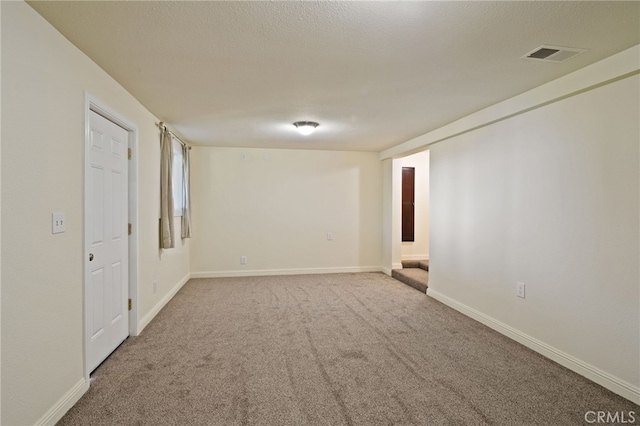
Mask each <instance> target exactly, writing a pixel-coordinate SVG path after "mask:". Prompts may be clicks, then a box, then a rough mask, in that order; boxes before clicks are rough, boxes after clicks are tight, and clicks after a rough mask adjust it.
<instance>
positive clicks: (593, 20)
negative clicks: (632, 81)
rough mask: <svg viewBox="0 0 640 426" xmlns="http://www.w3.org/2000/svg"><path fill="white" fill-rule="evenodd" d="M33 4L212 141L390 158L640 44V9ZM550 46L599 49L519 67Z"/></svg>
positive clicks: (181, 128)
mask: <svg viewBox="0 0 640 426" xmlns="http://www.w3.org/2000/svg"><path fill="white" fill-rule="evenodd" d="M29 4H30V5H31V6H32V7H33V8H34V9H35V10H36V11H38V12H39V13H40V14H41V15H42V16H43V17H44V18H45V19H47V20H48V21H49V22H50V23H51V24H53V26H55V27H56V28H57V29H58V30H59V31H60V32H61V33H62V34H63V35H64V36H65V37H67V38H68V39H69V40H70V41H71V42H72V43H74V44H75V45H76V46H77V47H78V48H80V50H82V51H83V52H85V53H86V54H87V55H88V56H89V57H91V58H92V59H93V60H94V61H95V62H96V63H97V64H98V65H100V66H101V67H102V68H103V69H104V70H106V71H107V72H108V73H109V74H110V75H111V76H113V77H114V78H115V79H116V80H117V81H118V82H119V83H120V84H122V86H124V87H125V88H126V89H127V90H128V91H129V92H131V93H132V94H133V95H134V96H135V97H136V98H137V99H138V100H140V102H142V104H143V105H145V106H146V107H147V108H148V109H149V110H150V111H151V112H152V113H153V114H155V115H156V116H158V117H159V118H160V119H162V120H164V121H166V122H168V123H170V124H171V125H172V126H173V128H175V129H176V130H177V131H178V132H179V133H181V134H182V135H183V136H184V137H185V138H186V139H187V140H189V141H190V142H192V143H194V144H197V145H211V146H239V147H263V148H304V149H338V150H363V151H381V150H383V149H387V148H390V147H392V146H394V145H397V144H399V143H402V142H405V141H407V140H409V139H412V138H414V137H416V136H419V135H421V134H424V133H426V132H428V131H430V130H433V129H435V128H438V127H440V126H442V125H444V124H447V123H450V122H452V121H454V120H456V119H458V118H461V117H463V116H465V115H467V114H470V113H472V112H474V111H477V110H479V109H482V108H483V107H486V106H489V105H492V104H494V103H497V102H499V101H501V100H504V99H507V98H509V97H511V96H514V95H517V94H519V93H522V92H524V91H526V90H529V89H531V88H533V87H536V86H538V85H540V84H543V83H545V82H548V81H550V80H553V79H555V78H558V77H560V76H562V75H565V74H567V73H569V72H572V71H575V70H576V69H578V68H581V67H584V66H586V65H588V64H590V63H593V62H596V61H598V60H600V59H603V58H605V57H607V56H610V55H612V54H614V53H617V52H619V51H621V50H624V49H626V48H628V47H631V46H633V45H636V44H639V43H640V3H639V2H614V1H606V2H567V1H558V2H475V1H472V2H322V1H321V2H217V1H216V2H214V1H204V2H187V1H166V2H154V1H151V2H137V1H125V2H112V1H104V2H93V1H69V2H56V1H43V2H29ZM541 44H549V45H556V46H566V47H576V48H584V49H588V51H587V52H586V53H584V54H582V55H579V56H577V57H575V58H573V59H571V60H569V61H567V62H565V63H560V64H558V63H545V62H540V61H532V60H523V59H520V57H521V56H523V55H524V54H525V53H528V52H530V51H531V50H533V49H534V48H536V47H537V46H539V45H541ZM298 120H312V121H317V122H319V123H320V127H319V128H318V130H317V131H316V133H314V134H313V135H311V136H308V137H304V136H300V135H298V134H297V133H296V132H295V130H294V128H293V126H292V125H291V123H293V122H294V121H298Z"/></svg>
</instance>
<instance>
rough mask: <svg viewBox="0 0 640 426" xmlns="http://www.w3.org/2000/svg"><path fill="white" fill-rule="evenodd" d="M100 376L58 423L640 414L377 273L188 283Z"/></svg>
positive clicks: (500, 419)
mask: <svg viewBox="0 0 640 426" xmlns="http://www.w3.org/2000/svg"><path fill="white" fill-rule="evenodd" d="M94 377H95V382H94V383H93V385H92V386H91V388H90V390H89V391H88V392H87V393H86V394H85V395H84V397H83V398H82V399H81V400H80V401H79V402H78V404H76V405H75V406H74V407H73V408H72V409H71V410H70V411H69V412H68V413H67V415H66V416H65V417H64V418H63V419H62V420H61V421H60V422H59V424H60V425H83V426H84V425H485V424H486V425H580V424H586V423H585V421H584V416H585V413H586V412H587V411H590V410H594V411H595V410H608V411H611V412H615V411H625V412H628V411H634V412H635V413H640V407H638V406H637V405H635V404H632V403H631V402H628V401H626V400H625V399H623V398H620V397H618V396H616V395H614V394H613V393H611V392H609V391H607V390H605V389H604V388H602V387H600V386H598V385H596V384H594V383H592V382H590V381H588V380H586V379H584V378H582V377H581V376H579V375H577V374H575V373H573V372H571V371H569V370H567V369H565V368H563V367H561V366H559V365H557V364H555V363H553V362H551V361H549V360H547V359H546V358H543V357H542V356H539V355H537V354H536V353H534V352H532V351H530V350H528V349H527V348H525V347H523V346H521V345H519V344H517V343H515V342H513V341H511V340H509V339H507V338H505V337H503V336H502V335H500V334H498V333H496V332H494V331H492V330H490V329H489V328H487V327H485V326H483V325H481V324H479V323H477V322H475V321H473V320H471V319H469V318H467V317H465V316H463V315H461V314H459V313H457V312H455V311H453V310H452V309H450V308H448V307H446V306H444V305H442V304H440V303H439V302H437V301H434V300H433V299H430V298H429V297H427V296H425V295H424V294H420V293H419V292H417V291H415V290H414V289H412V288H410V287H408V286H406V285H404V284H402V283H400V282H398V281H396V280H394V279H392V278H390V277H387V276H386V275H383V274H378V273H370V274H335V275H307V276H279V277H249V278H218V279H195V280H191V281H189V283H187V284H186V285H185V286H184V288H183V289H182V290H181V291H180V292H179V293H178V294H177V295H176V296H175V298H174V299H173V300H172V301H171V302H170V303H169V304H168V305H167V306H166V307H165V308H164V309H163V310H162V311H161V312H160V313H159V314H158V316H157V317H156V318H155V319H154V320H153V321H152V323H151V324H149V326H148V327H147V328H146V329H145V330H144V331H143V333H142V334H141V336H139V337H133V338H130V339H128V340H127V341H125V343H124V344H123V345H122V346H121V347H120V348H119V349H118V350H117V351H116V352H114V354H113V355H112V356H111V357H110V358H108V359H107V360H106V361H105V362H104V363H103V364H102V366H100V367H99V368H98V369H97V370H96V371H95V373H94ZM637 417H640V416H638V414H636V418H637Z"/></svg>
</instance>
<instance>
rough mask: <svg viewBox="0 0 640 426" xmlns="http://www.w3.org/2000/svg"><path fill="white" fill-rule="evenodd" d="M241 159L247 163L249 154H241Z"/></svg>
mask: <svg viewBox="0 0 640 426" xmlns="http://www.w3.org/2000/svg"><path fill="white" fill-rule="evenodd" d="M240 159H241V160H242V161H246V159H247V154H245V153H244V152H243V153H242V154H240Z"/></svg>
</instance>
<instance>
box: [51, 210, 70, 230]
mask: <svg viewBox="0 0 640 426" xmlns="http://www.w3.org/2000/svg"><path fill="white" fill-rule="evenodd" d="M66 230H67V217H66V215H65V214H64V213H51V233H52V234H60V233H61V232H64V231H66Z"/></svg>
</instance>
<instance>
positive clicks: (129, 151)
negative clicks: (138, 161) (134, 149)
mask: <svg viewBox="0 0 640 426" xmlns="http://www.w3.org/2000/svg"><path fill="white" fill-rule="evenodd" d="M127 158H128V159H129V160H131V148H127Z"/></svg>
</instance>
